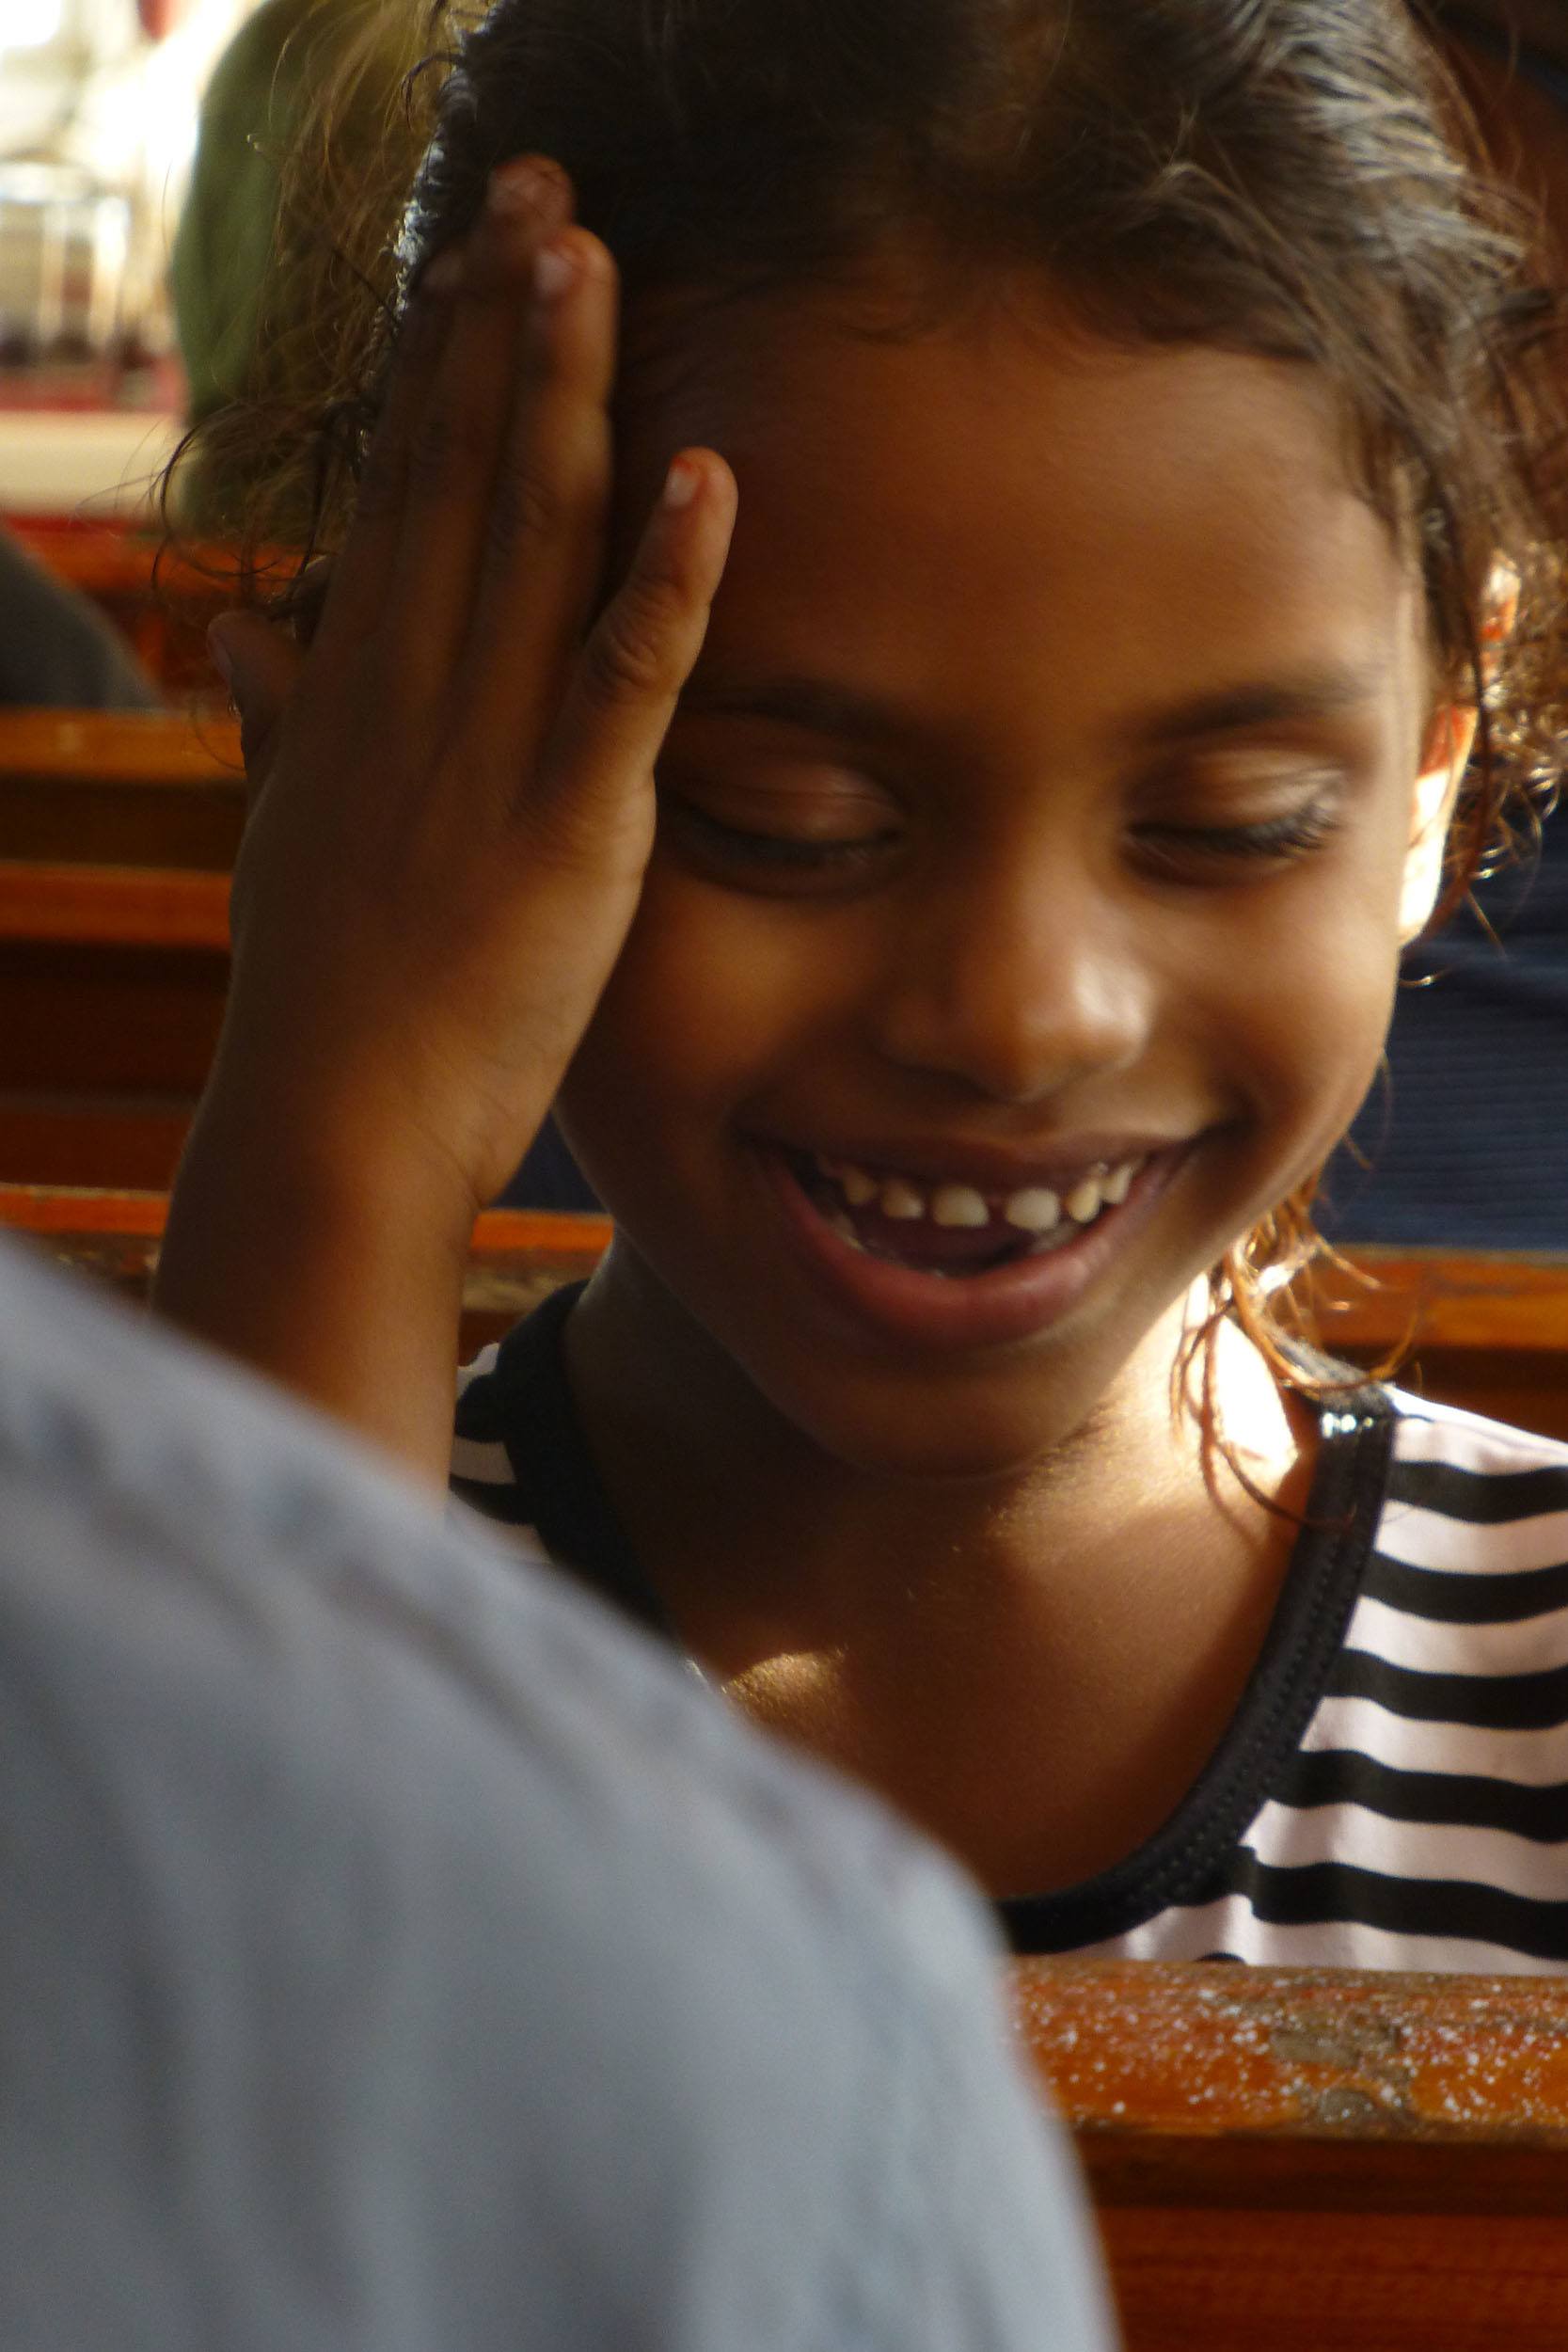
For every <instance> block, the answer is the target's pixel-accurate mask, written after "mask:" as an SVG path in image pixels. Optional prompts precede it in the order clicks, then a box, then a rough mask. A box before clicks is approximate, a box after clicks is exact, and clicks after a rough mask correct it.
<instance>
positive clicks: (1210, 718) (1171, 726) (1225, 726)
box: [1125, 661, 1388, 745]
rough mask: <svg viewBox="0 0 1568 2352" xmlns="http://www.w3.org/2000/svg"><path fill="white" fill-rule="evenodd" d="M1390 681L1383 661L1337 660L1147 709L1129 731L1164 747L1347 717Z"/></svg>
mask: <svg viewBox="0 0 1568 2352" xmlns="http://www.w3.org/2000/svg"><path fill="white" fill-rule="evenodd" d="M1387 680H1388V673H1387V669H1386V665H1385V664H1384V663H1383V662H1381V661H1376V662H1372V661H1369V662H1357V663H1346V664H1344V665H1342V666H1341V665H1338V664H1336V665H1332V666H1327V667H1323V668H1319V669H1311V670H1302V671H1298V672H1295V673H1294V674H1291V675H1285V676H1281V677H1277V678H1259V679H1257V680H1248V681H1245V682H1243V683H1242V684H1240V685H1237V686H1232V687H1226V688H1224V689H1222V690H1221V691H1218V692H1217V693H1212V694H1199V695H1196V696H1195V697H1194V698H1193V699H1192V700H1191V701H1188V702H1180V703H1173V704H1167V705H1165V706H1164V707H1161V708H1159V709H1155V710H1151V711H1148V712H1147V713H1145V714H1144V715H1143V716H1142V717H1141V718H1138V719H1135V720H1133V721H1132V723H1130V724H1129V726H1128V727H1127V728H1126V730H1125V732H1126V734H1127V737H1128V739H1129V740H1130V741H1132V742H1134V743H1139V744H1149V745H1160V744H1165V743H1190V742H1194V741H1197V740H1199V739H1205V738H1208V737H1212V736H1216V735H1239V734H1243V733H1244V732H1246V731H1247V730H1248V729H1249V728H1252V727H1269V726H1290V725H1292V724H1297V725H1299V724H1300V723H1303V722H1306V723H1308V724H1309V723H1311V722H1312V721H1314V720H1325V719H1343V718H1346V717H1348V716H1350V715H1351V714H1352V713H1354V712H1357V711H1362V710H1365V709H1367V708H1368V707H1370V705H1371V704H1372V703H1373V702H1375V701H1376V699H1377V697H1378V695H1379V694H1380V693H1381V692H1382V691H1384V689H1385V688H1386V685H1387Z"/></svg>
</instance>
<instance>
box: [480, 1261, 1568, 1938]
mask: <svg viewBox="0 0 1568 2352" xmlns="http://www.w3.org/2000/svg"><path fill="white" fill-rule="evenodd" d="M571 1297H572V1294H571V1293H562V1294H560V1295H557V1296H556V1297H555V1298H552V1299H550V1300H548V1301H547V1302H546V1305H545V1306H544V1307H542V1308H541V1309H540V1310H539V1311H538V1312H537V1313H536V1314H534V1315H532V1316H531V1317H530V1319H529V1321H528V1322H527V1323H525V1324H523V1325H521V1326H519V1327H518V1328H517V1329H516V1330H515V1331H514V1332H513V1333H512V1334H511V1335H510V1336H509V1337H508V1338H507V1339H506V1340H505V1341H504V1342H503V1343H501V1345H500V1347H499V1349H494V1348H493V1349H490V1350H488V1351H487V1352H486V1354H485V1355H484V1356H483V1357H482V1358H481V1359H479V1361H478V1362H477V1363H476V1364H475V1365H473V1366H472V1367H471V1368H470V1370H469V1371H468V1373H467V1374H466V1375H464V1380H463V1385H462V1393H461V1397H460V1400H459V1406H458V1416H457V1436H456V1441H455V1445H454V1450H453V1459H452V1483H453V1487H454V1490H455V1491H456V1492H457V1493H458V1494H459V1495H461V1496H462V1497H463V1498H464V1500H465V1501H467V1502H469V1503H471V1504H473V1505H474V1506H475V1507H476V1508H478V1509H479V1510H481V1511H482V1512H483V1513H484V1514H485V1515H486V1516H487V1517H488V1518H495V1519H500V1520H503V1521H506V1522H508V1523H510V1524H513V1525H515V1526H518V1527H526V1528H528V1529H530V1530H531V1531H532V1532H533V1534H534V1535H535V1536H536V1538H537V1539H538V1541H539V1542H540V1543H541V1544H542V1545H543V1546H544V1548H545V1549H546V1551H548V1552H549V1553H550V1555H551V1556H552V1557H553V1558H554V1559H555V1560H556V1561H557V1562H558V1563H560V1564H561V1565H562V1566H563V1567H566V1568H568V1569H570V1570H571V1571H573V1572H574V1573H575V1574H577V1575H578V1576H579V1577H580V1578H582V1579H583V1580H584V1581H586V1582H588V1583H590V1584H591V1585H593V1586H594V1588H595V1589H596V1590H598V1591H599V1592H600V1593H601V1594H602V1595H603V1596H604V1597H606V1598H608V1599H609V1600H610V1601H611V1602H612V1603H614V1604H615V1605H616V1606H618V1607H619V1608H621V1609H622V1610H624V1611H625V1612H626V1613H628V1614H630V1615H631V1616H633V1617H636V1618H638V1619H640V1620H641V1622H642V1623H643V1624H644V1625H646V1626H647V1627H649V1628H650V1629H652V1630H654V1631H656V1632H659V1633H663V1634H664V1635H665V1636H666V1637H668V1636H669V1630H670V1629H669V1628H668V1625H667V1624H666V1623H665V1621H664V1619H663V1617H662V1613H661V1612H660V1610H659V1606H658V1603H657V1598H656V1597H655V1596H654V1595H653V1594H652V1592H651V1591H650V1590H649V1588H648V1586H647V1583H646V1581H645V1579H643V1578H642V1576H641V1572H640V1570H639V1568H638V1565H637V1563H636V1561H635V1559H634V1558H633V1557H632V1555H631V1552H630V1549H629V1546H628V1545H627V1543H626V1538H625V1536H624V1535H623V1534H622V1533H621V1531H620V1529H619V1527H618V1526H617V1524H616V1522H615V1520H614V1518H613V1515H612V1513H611V1511H610V1506H609V1503H608V1502H607V1500H606V1498H605V1496H604V1493H603V1491H602V1489H601V1487H600V1486H599V1484H598V1481H597V1478H596V1476H595V1474H594V1468H593V1463H592V1460H591V1457H590V1455H589V1453H588V1450H587V1447H586V1445H585V1443H584V1440H583V1437H582V1433H581V1431H580V1429H579V1427H578V1422H577V1420H576V1416H575V1414H574V1412H573V1408H572V1405H571V1399H570V1396H569V1393H568V1391H567V1388H566V1383H565V1379H564V1375H563V1371H562V1360H561V1350H560V1334H561V1328H562V1324H563V1322H564V1319H565V1314H566V1312H567V1311H568V1309H569V1306H570V1303H571ZM998 1908H999V1911H1000V1914H1001V1917H1002V1921H1003V1925H1004V1928H1005V1930H1006V1934H1007V1936H1008V1938H1009V1941H1010V1942H1011V1944H1012V1946H1013V1947H1014V1949H1015V1950H1017V1951H1021V1952H1067V1951H1071V1952H1078V1953H1086V1954H1093V1955H1096V1956H1100V1957H1105V1958H1111V1957H1119V1958H1128V1959H1144V1960H1198V1959H1227V1960H1237V1961H1248V1962H1253V1963H1267V1964H1272V1965H1275V1966H1296V1965H1310V1966H1334V1967H1357V1968H1405V1969H1445V1970H1466V1971H1479V1972H1482V1973H1494V1972H1514V1973H1532V1974H1533V1973H1537V1972H1541V1971H1545V1970H1556V1969H1559V1968H1568V1446H1563V1445H1558V1444H1554V1443H1552V1442H1551V1441H1550V1440H1548V1439H1546V1438H1532V1437H1527V1436H1524V1435H1522V1434H1521V1433H1520V1432H1518V1431H1516V1430H1511V1429H1505V1428H1502V1427H1500V1426H1499V1425H1497V1424H1496V1423H1494V1422H1486V1421H1482V1420H1480V1419H1478V1418H1477V1417H1476V1416H1474V1415H1472V1414H1468V1413H1462V1412H1456V1411H1453V1410H1450V1409H1449V1408H1447V1407H1445V1406H1432V1405H1427V1404H1424V1403H1422V1402H1421V1401H1420V1400H1419V1399H1417V1398H1414V1397H1408V1396H1404V1395H1402V1394H1401V1393H1400V1392H1399V1391H1394V1390H1389V1389H1385V1388H1377V1387H1368V1388H1366V1389H1361V1390H1357V1391H1354V1394H1348V1395H1344V1396H1340V1397H1338V1398H1337V1399H1336V1400H1335V1402H1334V1404H1333V1405H1332V1406H1330V1407H1328V1408H1325V1410H1324V1412H1323V1446H1322V1451H1321V1454H1320V1458H1319V1464H1318V1470H1317V1473H1316V1478H1315V1482H1314V1486H1313V1491H1312V1495H1311V1499H1310V1502H1309V1504H1308V1508H1307V1525H1306V1526H1304V1529H1303V1532H1302V1534H1300V1536H1299V1537H1298V1539H1297V1542H1296V1545H1295V1548H1294V1550H1293V1553H1292V1558H1291V1566H1290V1569H1289V1572H1288V1575H1287V1577H1286V1580H1285V1584H1284V1587H1283V1590H1282V1593H1281V1596H1280V1599H1279V1603H1278V1605H1277V1608H1276V1610H1275V1618H1274V1622H1273V1625H1272V1627H1271V1629H1270V1631H1269V1634H1268V1638H1267V1640H1266V1642H1265V1644H1264V1646H1263V1651H1262V1654H1261V1656H1260V1658H1259V1662H1258V1666H1257V1670H1256V1672H1255V1674H1254V1676H1253V1678H1252V1682H1251V1684H1250V1686H1249V1688H1248V1690H1247V1692H1246V1694H1245V1696H1244V1697H1243V1701H1242V1703H1241V1706H1240V1707H1239V1708H1238V1709H1237V1712H1236V1714H1235V1716H1234V1718H1233V1720H1232V1722H1231V1724H1230V1725H1229V1727H1228V1729H1227V1732H1226V1734H1225V1736H1224V1738H1223V1739H1222V1740H1221V1742H1220V1744H1219V1747H1218V1748H1217V1750H1216V1751H1215V1754H1214V1756H1212V1759H1211V1761H1210V1763H1209V1765H1208V1766H1207V1768H1206V1769H1205V1771H1204V1772H1203V1773H1202V1774H1201V1775H1200V1777H1199V1779H1198V1781H1197V1782H1196V1785H1195V1786H1194V1787H1193V1788H1191V1789H1190V1790H1189V1791H1188V1793H1187V1794H1186V1796H1185V1797H1184V1798H1183V1799H1182V1801H1181V1802H1180V1804H1179V1805H1178V1806H1177V1808H1176V1810H1175V1811H1174V1813H1173V1814H1172V1815H1171V1817H1170V1818H1169V1820H1167V1821H1166V1822H1165V1824H1164V1827H1163V1828H1162V1829H1160V1830H1159V1831H1158V1832H1156V1834H1155V1835H1154V1836H1153V1837H1151V1838H1150V1839H1148V1842H1147V1843H1146V1844H1144V1845H1143V1846H1141V1847H1139V1849H1138V1850H1137V1851H1136V1852H1134V1853H1132V1854H1131V1855H1129V1856H1128V1857H1127V1859H1126V1860H1125V1861H1123V1862H1121V1863H1119V1864H1117V1866H1116V1867H1114V1868H1113V1869H1110V1870H1107V1871H1104V1872H1102V1873H1101V1875H1099V1876H1098V1877H1096V1878H1094V1879H1092V1880H1090V1881H1088V1882H1086V1883H1084V1884H1081V1885H1078V1886H1074V1887H1069V1888H1067V1889H1065V1890H1063V1891H1061V1892H1059V1893H1053V1894H1050V1895H1043V1896H1039V1897H1037V1898H1024V1899H1015V1900H1009V1901H1007V1902H1005V1903H1003V1904H1001V1905H999V1907H998Z"/></svg>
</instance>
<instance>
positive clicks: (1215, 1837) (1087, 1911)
mask: <svg viewBox="0 0 1568 2352" xmlns="http://www.w3.org/2000/svg"><path fill="white" fill-rule="evenodd" d="M1319 1427H1320V1431H1321V1450H1320V1452H1319V1455H1318V1461H1317V1467H1316V1470H1315V1472H1314V1475H1313V1479H1312V1488H1311V1493H1310V1495H1309V1497H1308V1500H1307V1511H1306V1514H1305V1518H1304V1523H1303V1526H1302V1532H1301V1534H1299V1535H1298V1537H1297V1538H1296V1543H1295V1549H1294V1550H1293V1551H1292V1553H1291V1564H1290V1567H1289V1569H1288V1571H1287V1574H1286V1578H1285V1583H1284V1586H1283V1588H1282V1590H1281V1592H1280V1596H1279V1600H1278V1603H1277V1605H1276V1607H1275V1613H1274V1619H1273V1622H1272V1623H1271V1625H1270V1627H1269V1630H1268V1635H1267V1637H1266V1639H1265V1641H1264V1644H1263V1647H1262V1651H1261V1654H1260V1656H1259V1661H1258V1664H1257V1666H1256V1667H1255V1668H1254V1670H1253V1673H1252V1675H1251V1677H1249V1679H1248V1682H1247V1687H1246V1690H1245V1692H1243V1697H1242V1700H1241V1704H1240V1706H1239V1707H1238V1708H1237V1709H1236V1712H1235V1714H1234V1715H1233V1716H1232V1717H1231V1720H1230V1724H1229V1726H1228V1728H1227V1731H1226V1732H1225V1734H1224V1737H1223V1738H1222V1739H1221V1740H1220V1742H1219V1745H1218V1746H1217V1747H1216V1749H1215V1751H1214V1754H1213V1756H1212V1757H1211V1758H1210V1761H1209V1763H1208V1764H1207V1765H1206V1766H1205V1767H1204V1770H1203V1772H1201V1773H1200V1774H1199V1776H1198V1778H1197V1780H1196V1782H1195V1783H1194V1785H1193V1787H1192V1788H1190V1789H1189V1790H1188V1792H1187V1794H1186V1796H1185V1797H1184V1798H1183V1799H1182V1800H1181V1802H1180V1804H1179V1805H1178V1806H1177V1808H1176V1810H1175V1812H1174V1813H1173V1814H1172V1815H1171V1817H1170V1819H1169V1820H1167V1821H1166V1822H1165V1824H1164V1827H1163V1828H1162V1829H1159V1830H1156V1832H1155V1833H1154V1836H1152V1837H1150V1838H1148V1840H1147V1841H1146V1842H1145V1844H1143V1845H1142V1846H1140V1847H1139V1848H1138V1849H1137V1851H1136V1852H1134V1853H1131V1854H1129V1855H1128V1856H1127V1857H1126V1859H1125V1860H1124V1861H1122V1862H1118V1863H1117V1864H1115V1865H1114V1866H1113V1867H1111V1868H1110V1869H1109V1870H1102V1871H1101V1872H1100V1873H1099V1874H1098V1875H1097V1876H1096V1877H1094V1878H1092V1879H1085V1881H1084V1882H1083V1883H1081V1884H1080V1885H1077V1886H1069V1887H1064V1888H1063V1889H1062V1890H1061V1891H1060V1892H1059V1893H1056V1894H1052V1895H1034V1896H1017V1897H1012V1898H1009V1899H1006V1900H1005V1901H1003V1902H1001V1903H999V1904H998V1905H997V1910H998V1912H999V1914H1000V1916H1001V1920H1002V1926H1003V1931H1004V1932H1005V1933H1006V1938H1007V1941H1008V1943H1009V1945H1010V1946H1011V1947H1012V1949H1013V1950H1014V1951H1015V1952H1064V1951H1071V1950H1073V1949H1075V1948H1077V1947H1080V1946H1083V1945H1085V1944H1102V1943H1108V1942H1109V1941H1110V1940H1111V1939H1112V1938H1113V1937H1115V1936H1121V1935H1127V1934H1130V1933H1131V1932H1132V1930H1133V1929H1134V1928H1139V1927H1142V1926H1143V1925H1144V1923H1145V1922H1146V1921H1147V1920H1149V1919H1152V1918H1155V1917H1157V1916H1158V1915H1159V1914H1160V1913H1161V1912H1162V1911H1164V1910H1167V1909H1169V1908H1170V1907H1171V1906H1172V1905H1173V1904H1184V1903H1195V1902H1198V1901H1202V1900H1206V1899H1213V1898H1214V1896H1215V1895H1216V1894H1219V1893H1222V1892H1225V1891H1227V1884H1228V1880H1227V1883H1226V1885H1223V1886H1222V1885H1221V1884H1219V1883H1217V1874H1218V1873H1220V1872H1221V1871H1222V1870H1223V1869H1224V1867H1225V1866H1226V1864H1227V1862H1230V1861H1233V1860H1234V1857H1235V1852H1236V1848H1237V1845H1238V1842H1239V1841H1240V1839H1241V1837H1242V1836H1243V1832H1244V1831H1245V1830H1246V1828H1247V1826H1248V1824H1249V1823H1250V1822H1252V1821H1253V1820H1256V1819H1257V1817H1258V1815H1259V1812H1260V1811H1261V1809H1262V1807H1263V1806H1264V1804H1267V1802H1268V1800H1269V1798H1270V1796H1271V1795H1272V1794H1273V1792H1274V1787H1275V1782H1276V1781H1277V1780H1278V1779H1279V1777H1280V1776H1281V1774H1282V1773H1284V1772H1286V1771H1287V1770H1288V1769H1289V1767H1290V1766H1291V1762H1292V1760H1293V1758H1294V1756H1295V1753H1296V1750H1297V1748H1298V1747H1299V1745H1300V1742H1301V1739H1302V1735H1303V1733H1304V1732H1305V1731H1306V1729H1307V1724H1308V1723H1309V1722H1310V1721H1311V1719H1312V1716H1313V1714H1314V1712H1315V1711H1316V1709H1317V1707H1318V1705H1319V1703H1320V1701H1321V1700H1322V1698H1323V1692H1324V1689H1325V1687H1326V1686H1327V1683H1328V1680H1329V1677H1330V1675H1331V1674H1332V1672H1333V1669H1334V1664H1335V1661H1336V1659H1337V1658H1338V1653H1339V1646H1340V1644H1341V1643H1342V1641H1343V1639H1344V1634H1345V1628H1346V1627H1347V1625H1348V1624H1349V1622H1350V1615H1351V1611H1352V1610H1353V1609H1354V1606H1355V1601H1356V1597H1357V1595H1358V1593H1359V1591H1360V1587H1361V1579H1362V1575H1363V1572H1364V1570H1365V1568H1366V1565H1367V1561H1368V1559H1369V1557H1370V1552H1371V1547H1372V1538H1373V1536H1374V1534H1375V1533H1376V1530H1377V1524H1378V1519H1379V1518H1380V1516H1381V1513H1382V1509H1383V1498H1384V1491H1385V1487H1386V1482H1387V1476H1388V1461H1389V1451H1390V1448H1391V1446H1392V1443H1393V1428H1394V1414H1393V1407H1392V1406H1391V1405H1390V1404H1389V1402H1388V1399H1387V1397H1386V1395H1385V1393H1384V1392H1383V1391H1381V1390H1378V1389H1375V1388H1365V1389H1356V1390H1353V1391H1348V1392H1347V1391H1341V1392H1339V1393H1338V1394H1336V1396H1335V1397H1334V1398H1333V1400H1332V1402H1331V1403H1330V1404H1329V1405H1328V1406H1326V1407H1325V1408H1324V1410H1323V1413H1322V1414H1321V1415H1320V1421H1319Z"/></svg>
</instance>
